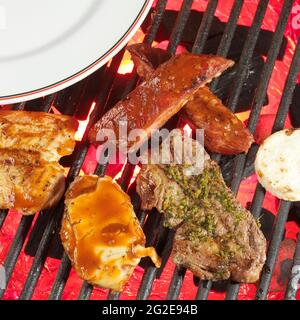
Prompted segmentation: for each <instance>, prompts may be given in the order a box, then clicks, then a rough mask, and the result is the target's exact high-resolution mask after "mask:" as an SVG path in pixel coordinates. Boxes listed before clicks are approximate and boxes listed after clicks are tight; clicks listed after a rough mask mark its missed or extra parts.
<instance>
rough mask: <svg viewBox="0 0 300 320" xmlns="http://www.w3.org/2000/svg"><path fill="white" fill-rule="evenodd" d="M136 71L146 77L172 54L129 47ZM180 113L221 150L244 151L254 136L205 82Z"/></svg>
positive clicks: (213, 149)
mask: <svg viewBox="0 0 300 320" xmlns="http://www.w3.org/2000/svg"><path fill="white" fill-rule="evenodd" d="M128 51H129V52H130V53H131V56H132V59H133V61H134V63H135V65H136V67H137V72H138V74H139V75H140V76H141V77H143V78H145V79H146V80H147V79H148V78H149V77H150V76H151V74H152V73H153V72H154V70H155V69H156V68H157V67H158V66H159V65H160V64H161V63H163V62H165V61H167V60H169V59H170V58H171V55H170V54H169V53H168V52H166V51H165V50H162V49H160V48H152V47H151V46H149V45H146V44H134V45H132V46H129V47H128ZM181 115H182V116H183V117H184V118H185V119H186V121H188V122H189V124H190V125H191V126H192V127H196V128H201V129H204V135H205V140H204V144H205V147H206V148H207V149H208V150H209V151H211V152H216V153H222V154H238V153H241V152H247V151H248V150H249V148H250V146H251V144H252V143H253V136H252V134H251V133H250V131H249V130H248V129H247V128H246V127H245V125H244V124H243V122H242V121H241V120H239V118H237V117H236V115H235V114H234V113H233V112H231V111H230V110H229V109H228V108H227V107H226V106H224V105H223V103H222V101H221V100H220V99H219V98H217V97H216V96H215V95H214V94H213V93H212V92H211V91H210V90H209V88H208V87H207V86H204V87H203V88H200V89H199V90H198V91H197V92H196V93H195V94H194V96H193V98H192V99H190V100H189V101H188V102H187V103H186V105H185V106H184V107H183V109H182V113H181Z"/></svg>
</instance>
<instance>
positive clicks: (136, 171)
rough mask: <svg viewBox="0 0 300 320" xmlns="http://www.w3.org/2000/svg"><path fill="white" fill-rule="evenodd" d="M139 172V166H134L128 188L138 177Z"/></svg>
mask: <svg viewBox="0 0 300 320" xmlns="http://www.w3.org/2000/svg"><path fill="white" fill-rule="evenodd" d="M140 171H141V168H140V167H139V166H135V168H134V172H133V175H132V178H131V180H130V183H129V186H131V185H132V184H133V183H134V181H135V179H136V177H137V176H138V174H139V173H140Z"/></svg>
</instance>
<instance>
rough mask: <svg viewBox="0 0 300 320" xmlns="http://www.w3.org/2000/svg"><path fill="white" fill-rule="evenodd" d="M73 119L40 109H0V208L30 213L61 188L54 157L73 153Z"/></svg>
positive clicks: (53, 201)
mask: <svg viewBox="0 0 300 320" xmlns="http://www.w3.org/2000/svg"><path fill="white" fill-rule="evenodd" d="M76 128H77V122H76V120H74V119H72V118H71V117H68V116H58V115H53V114H47V113H42V112H27V111H8V110H0V150H1V154H0V208H1V209H12V208H14V209H16V210H18V211H20V212H21V213H23V214H34V213H35V212H37V211H40V210H42V209H46V208H49V207H51V206H53V205H55V204H56V203H57V202H58V201H59V199H60V198H61V197H62V195H63V192H64V190H65V178H64V169H63V167H61V166H60V165H59V163H58V160H59V159H60V158H61V157H62V156H65V155H69V154H71V153H72V152H73V149H74V147H75V139H74V136H75V131H76Z"/></svg>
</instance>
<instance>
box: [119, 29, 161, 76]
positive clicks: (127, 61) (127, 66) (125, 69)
mask: <svg viewBox="0 0 300 320" xmlns="http://www.w3.org/2000/svg"><path fill="white" fill-rule="evenodd" d="M144 37H145V34H144V32H143V31H142V29H139V30H138V31H137V32H136V34H135V35H134V36H133V38H132V39H131V40H130V41H129V43H128V45H131V44H134V43H142V42H143V40H144ZM156 44H157V42H155V41H154V42H153V46H155V45H156ZM133 68H134V63H133V61H132V60H131V55H130V53H129V52H128V51H125V53H124V56H123V59H122V61H121V64H120V66H119V69H118V73H119V74H127V73H131V72H132V71H133Z"/></svg>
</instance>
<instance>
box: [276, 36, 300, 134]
mask: <svg viewBox="0 0 300 320" xmlns="http://www.w3.org/2000/svg"><path fill="white" fill-rule="evenodd" d="M299 70H300V39H299V40H298V43H297V46H296V49H295V52H294V56H293V60H292V63H291V67H290V71H289V74H288V77H287V80H286V83H285V86H284V90H283V94H282V97H281V101H280V105H279V109H278V112H277V115H276V118H275V121H274V125H273V128H272V132H273V133H274V132H276V131H278V130H281V129H283V127H284V122H285V120H286V117H287V114H288V111H289V107H290V105H291V102H292V99H293V93H294V90H295V87H296V83H297V78H298V74H299Z"/></svg>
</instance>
